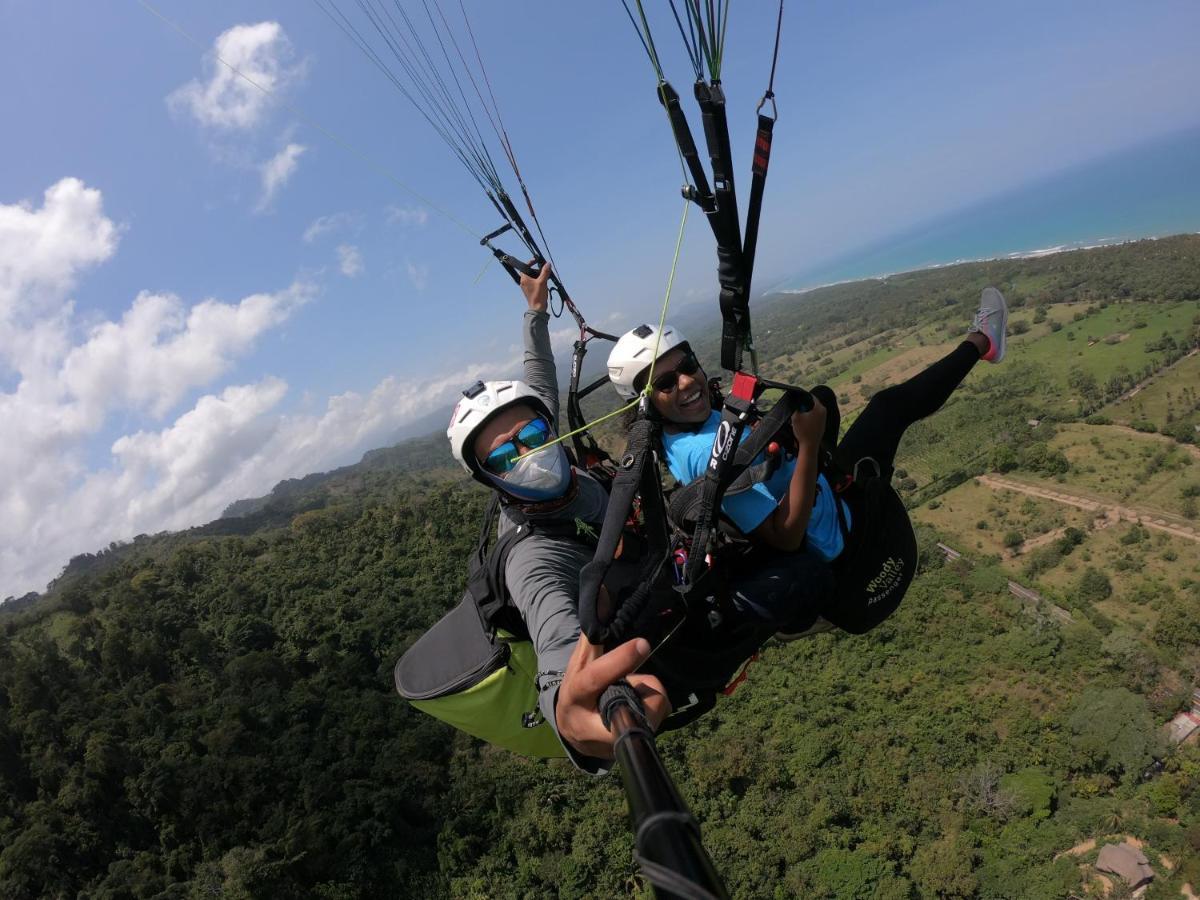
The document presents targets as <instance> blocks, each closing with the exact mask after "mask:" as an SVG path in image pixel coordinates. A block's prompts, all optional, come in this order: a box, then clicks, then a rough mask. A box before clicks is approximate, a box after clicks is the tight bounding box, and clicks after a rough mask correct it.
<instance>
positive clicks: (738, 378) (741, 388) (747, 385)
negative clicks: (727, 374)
mask: <svg viewBox="0 0 1200 900" xmlns="http://www.w3.org/2000/svg"><path fill="white" fill-rule="evenodd" d="M756 387H758V378H757V377H755V376H754V375H747V374H746V373H745V372H734V374H733V389H732V390H731V391H730V393H731V394H732V395H733V396H734V397H737V398H738V399H739V400H753V399H754V389H755V388H756Z"/></svg>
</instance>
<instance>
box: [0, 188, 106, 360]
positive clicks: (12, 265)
mask: <svg viewBox="0 0 1200 900" xmlns="http://www.w3.org/2000/svg"><path fill="white" fill-rule="evenodd" d="M119 236H120V229H119V228H118V227H116V224H115V223H114V222H113V221H112V220H109V218H108V217H107V216H106V215H104V212H103V202H102V198H101V194H100V191H97V190H95V188H90V187H85V186H84V184H83V181H80V180H79V179H77V178H65V179H62V180H61V181H59V182H56V184H54V185H52V186H50V187H49V188H47V191H46V193H44V194H43V197H42V205H41V208H40V209H35V208H34V205H32V204H30V203H16V204H12V205H6V204H0V341H2V343H0V352H2V350H5V349H8V350H12V349H13V347H12V340H11V338H12V335H11V334H10V335H7V338H8V340H4V338H5V335H4V331H5V330H6V329H13V328H17V326H19V325H20V324H22V323H23V322H24V323H28V322H29V320H30V319H31V318H32V317H35V316H37V314H41V313H44V312H47V310H48V308H54V307H58V306H59V305H60V304H61V299H62V296H64V295H65V294H66V293H67V292H68V290H71V288H72V287H74V283H76V280H77V277H78V275H79V272H80V271H83V270H84V269H86V268H89V266H92V265H96V264H97V263H102V262H104V260H106V259H108V258H109V257H110V256H112V254H113V253H114V252H115V251H116V244H118V239H119Z"/></svg>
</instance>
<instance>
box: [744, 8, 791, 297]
mask: <svg viewBox="0 0 1200 900" xmlns="http://www.w3.org/2000/svg"><path fill="white" fill-rule="evenodd" d="M782 33H783V0H779V16H778V17H777V19H776V21H775V51H774V52H773V53H772V54H771V77H770V78H768V79H767V89H766V91H764V92H763V95H762V99H761V100H759V101H758V133H757V134H756V135H755V136H754V162H753V164H752V165H751V167H750V172H751V178H752V180H751V182H750V205H749V206H747V207H746V240H745V243H744V244H743V245H742V260H743V262H742V265H743V266H744V267H745V270H746V296H747V297H748V296H750V283H751V281H753V279H754V254H755V251H756V250H757V249H758V220H759V217H760V214H761V213H762V198H763V188H765V187H766V184H767V167H768V166H769V165H770V163H771V138H772V135H773V134H774V130H775V120H776V119H777V118H779V110H778V108H777V107H776V105H775V67H776V66H777V65H778V64H779V37H780V35H781V34H782ZM768 103H769V104H771V113H770V115H766V114H764V113H763V107H765V106H766V105H767V104H768Z"/></svg>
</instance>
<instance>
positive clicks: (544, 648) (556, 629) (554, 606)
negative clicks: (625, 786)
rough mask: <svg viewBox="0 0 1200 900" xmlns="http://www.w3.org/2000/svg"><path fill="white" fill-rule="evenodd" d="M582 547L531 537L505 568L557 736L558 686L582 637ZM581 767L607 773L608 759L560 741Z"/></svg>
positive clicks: (541, 696) (516, 549) (543, 702)
mask: <svg viewBox="0 0 1200 900" xmlns="http://www.w3.org/2000/svg"><path fill="white" fill-rule="evenodd" d="M587 556H588V554H586V553H585V552H584V551H583V550H582V548H579V547H569V546H566V545H564V544H563V543H562V542H561V541H554V540H552V539H547V538H543V537H541V536H539V535H536V534H535V535H531V536H530V537H528V538H526V539H525V540H524V541H522V542H521V543H520V544H518V545H517V546H516V547H514V548H513V550H512V553H511V554H510V555H509V557H508V564H507V565H506V567H505V570H504V576H505V581H506V583H507V585H508V591H509V594H510V596H511V597H512V600H513V603H514V604H516V607H517V610H518V611H519V612H520V613H521V618H522V619H523V620H524V622H525V627H526V628H527V629H529V636H530V638H531V639H532V641H533V647H534V650H535V651H536V653H537V661H538V690H539V692H540V693H539V698H538V705H539V707H540V709H541V711H542V715H543V716H545V718H546V721H547V722H549V723H550V725H551V727H552V728H553V729H554V733H555V734H558V722H557V721H556V720H555V716H554V706H555V703H556V701H557V700H558V686H559V685H560V684H561V683H562V679H563V673H564V672H566V670H567V663H568V661H569V660H570V659H571V654H572V652H574V650H575V644H576V643H577V642H578V641H579V634H580V631H581V629H580V626H579V613H578V606H579V570H580V569H581V568H582V566H583V564H584V563H585V562H586V561H587V559H586V558H585V557H587ZM559 740H560V741H561V742H562V745H563V748H564V749H565V750H566V751H567V755H568V756H570V758H571V761H572V762H573V763H575V765H576V766H577V767H579V768H580V769H582V770H583V771H585V772H587V773H588V774H591V775H603V774H607V773H608V771H609V770H610V769H611V768H612V763H611V762H610V761H609V760H604V759H597V758H594V757H590V756H584V755H583V754H581V753H580V752H579V751H578V750H576V749H575V748H574V747H572V746H571V745H570V744H569V743H567V742H566V741H564V740H562V737H561V735H560V736H559Z"/></svg>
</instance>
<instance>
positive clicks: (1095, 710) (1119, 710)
mask: <svg viewBox="0 0 1200 900" xmlns="http://www.w3.org/2000/svg"><path fill="white" fill-rule="evenodd" d="M1067 728H1068V730H1069V731H1070V734H1071V747H1072V749H1073V751H1074V754H1075V755H1074V760H1073V762H1074V767H1075V768H1076V769H1077V770H1079V771H1082V772H1089V773H1103V774H1106V775H1113V776H1121V777H1123V778H1126V779H1133V778H1136V777H1137V776H1139V775H1140V774H1141V773H1142V772H1143V771H1144V770H1145V768H1146V766H1148V765H1149V764H1150V761H1151V760H1152V759H1153V758H1154V752H1155V751H1157V750H1158V749H1159V741H1158V732H1157V730H1156V728H1155V724H1154V718H1153V716H1151V715H1150V709H1149V707H1148V706H1147V705H1146V701H1145V700H1144V699H1143V698H1141V697H1139V696H1138V695H1137V694H1134V693H1133V692H1131V691H1128V690H1126V689H1125V688H1108V689H1096V688H1089V689H1088V690H1087V691H1085V692H1084V694H1083V696H1082V697H1081V698H1080V700H1079V702H1078V703H1077V704H1076V706H1075V710H1074V712H1072V713H1071V716H1070V717H1069V718H1068V719H1067Z"/></svg>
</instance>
